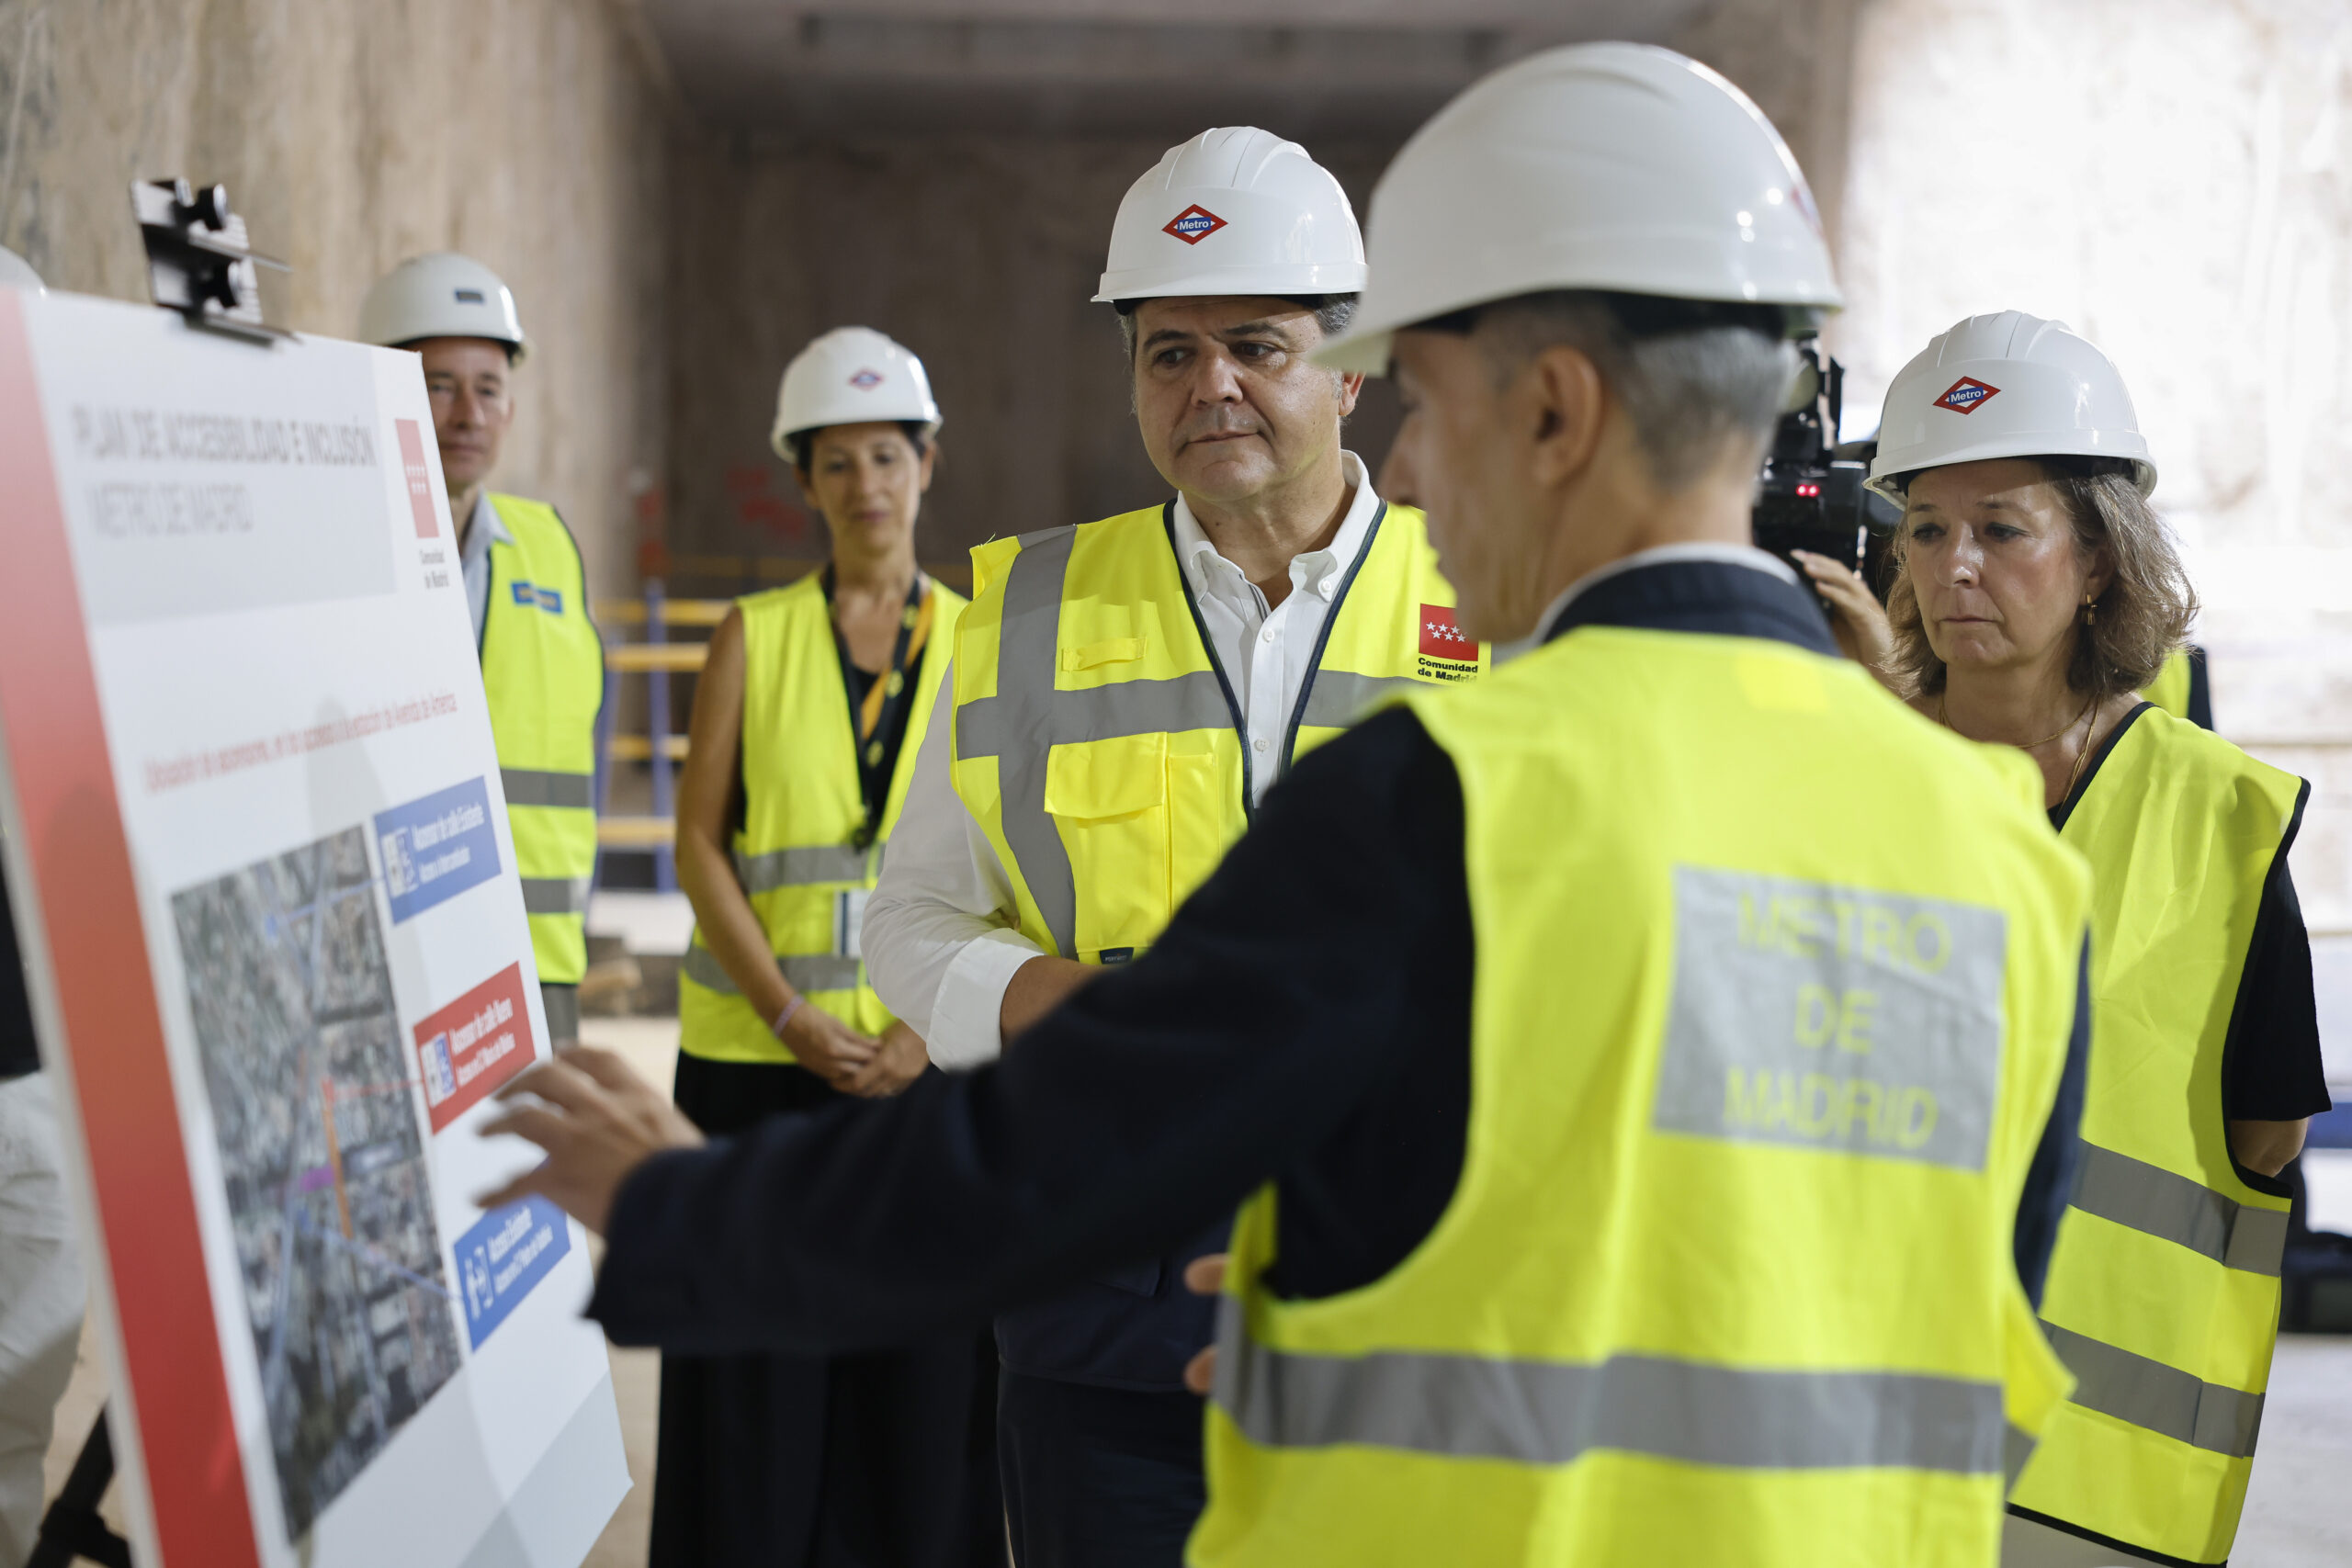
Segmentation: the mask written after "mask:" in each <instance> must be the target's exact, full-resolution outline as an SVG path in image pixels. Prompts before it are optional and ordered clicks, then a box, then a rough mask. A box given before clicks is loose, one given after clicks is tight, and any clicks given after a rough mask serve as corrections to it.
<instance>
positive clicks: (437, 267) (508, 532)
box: [359, 252, 605, 1045]
mask: <svg viewBox="0 0 2352 1568" xmlns="http://www.w3.org/2000/svg"><path fill="white" fill-rule="evenodd" d="M359 335H360V337H361V338H363V339H364V340H366V341H367V342H368V343H378V344H386V345H388V346H390V347H395V348H408V349H413V350H415V351H416V353H417V355H418V356H419V357H420V358H421V359H423V360H424V389H425V392H426V394H427V395H428V396H429V397H430V398H431V400H432V403H433V433H434V436H435V440H436V441H437V442H438V443H439V445H440V448H441V473H442V477H443V478H444V479H445V480H447V484H448V489H449V515H450V516H451V518H452V519H454V520H455V522H456V525H457V530H458V560H459V562H460V564H461V566H462V569H463V570H464V574H465V584H466V604H467V606H468V608H469V609H470V610H471V611H472V613H473V621H474V647H475V649H476V650H477V651H478V652H479V653H480V655H481V674H482V684H483V686H484V687H485V689H486V690H487V691H488V693H489V696H490V726H491V731H492V735H493V736H494V737H495V738H496V739H497V742H498V764H499V773H500V776H501V779H502V780H503V784H504V785H505V790H506V817H507V823H508V826H509V827H510V828H511V829H513V832H514V835H515V866H516V870H517V871H518V872H519V873H520V874H521V876H522V879H523V907H524V908H525V909H526V911H527V912H528V913H529V916H530V921H531V952H532V954H533V956H534V957H535V958H536V959H537V963H538V971H539V990H540V995H541V998H542V1000H543V1001H544V1002H545V1004H546V1008H547V1020H548V1034H549V1036H550V1037H551V1038H552V1039H553V1040H554V1042H555V1043H557V1044H559V1045H561V1044H567V1043H571V1041H573V1040H575V1039H577V1038H578V1037H579V1034H580V1000H579V991H580V978H581V976H582V975H584V974H586V973H587V971H588V935H587V914H588V887H589V883H590V881H591V880H592V879H593V878H594V874H595V870H596V811H595V772H596V710H597V709H598V708H599V707H600V706H602V705H603V703H604V694H605V652H604V645H603V644H602V643H601V642H600V641H598V639H597V637H596V628H595V626H594V624H593V623H592V622H591V621H590V620H589V617H588V592H587V580H586V575H585V573H584V571H583V570H582V566H581V561H580V547H579V545H578V544H577V543H576V542H574V541H573V539H572V537H571V529H569V528H567V527H565V526H564V523H563V519H562V518H561V517H560V516H558V515H557V513H556V510H555V508H554V507H552V506H549V505H548V504H547V503H546V502H539V501H526V500H525V499H523V498H522V497H521V496H515V495H501V494H497V493H495V492H493V491H491V490H490V489H489V488H488V487H489V481H490V476H491V472H492V469H494V468H497V466H498V452H499V447H500V445H501V444H502V443H503V441H504V440H505V438H506V433H507V431H508V430H509V429H510V428H511V427H512V426H513V424H514V421H515V389H514V373H515V368H516V367H518V366H520V365H521V364H522V363H523V359H524V356H525V355H526V353H527V351H528V348H529V344H528V342H527V340H526V339H525V337H524V336H523V326H522V322H521V321H520V320H518V319H517V317H516V315H515V296H514V295H513V294H512V293H511V292H509V291H508V289H507V287H506V285H505V284H504V283H503V282H502V281H501V280H500V278H499V276H498V275H497V274H496V273H494V272H492V271H491V270H490V268H488V267H486V266H484V265H481V263H480V262H478V261H475V260H474V259H473V258H472V257H470V256H461V255H458V254H454V253H449V252H443V253H440V254H434V255H424V256H416V257H413V258H412V259H410V260H408V261H404V262H402V263H401V265H399V266H396V267H394V268H393V269H392V270H391V271H390V272H389V273H387V274H385V275H384V276H383V277H382V278H380V279H379V280H378V282H377V284H376V286H375V287H374V288H371V289H369V290H368V298H367V299H366V301H365V302H364V303H363V304H362V305H361V306H360V310H359Z"/></svg>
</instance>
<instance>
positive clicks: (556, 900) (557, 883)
mask: <svg viewBox="0 0 2352 1568" xmlns="http://www.w3.org/2000/svg"><path fill="white" fill-rule="evenodd" d="M523 912H524V913H525V914H526V915H584V914H586V913H587V912H588V878H586V877H584V876H526V877H525V878H523Z"/></svg>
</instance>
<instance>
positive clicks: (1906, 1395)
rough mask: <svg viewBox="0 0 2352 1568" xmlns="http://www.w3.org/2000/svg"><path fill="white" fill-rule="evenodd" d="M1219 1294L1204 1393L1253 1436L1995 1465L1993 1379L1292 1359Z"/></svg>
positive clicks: (1422, 1447)
mask: <svg viewBox="0 0 2352 1568" xmlns="http://www.w3.org/2000/svg"><path fill="white" fill-rule="evenodd" d="M1219 1304H1220V1308H1221V1311H1222V1315H1223V1317H1224V1325H1223V1327H1222V1330H1221V1332H1220V1333H1219V1335H1218V1338H1217V1366H1216V1400H1217V1403H1218V1404H1220V1405H1222V1406H1223V1407H1224V1408H1225V1411H1226V1413H1227V1415H1228V1416H1231V1417H1232V1418H1233V1421H1234V1423H1235V1425H1237V1426H1238V1427H1240V1428H1241V1431H1242V1433H1243V1435H1244V1436H1246V1437H1248V1438H1250V1441H1252V1442H1254V1443H1257V1444H1259V1445H1261V1447H1266V1448H1322V1447H1326V1446H1329V1445H1331V1444H1335V1443H1356V1444H1363V1445H1367V1446H1370V1447H1374V1448H1389V1449H1405V1450H1411V1451H1414V1452H1418V1453H1427V1454H1440V1455H1443V1456H1446V1457H1448V1458H1453V1459H1500V1460H1510V1461H1516V1462H1518V1463H1521V1464H1568V1463H1571V1462H1573V1461H1576V1460H1577V1459H1578V1458H1580V1457H1582V1456H1583V1455H1584V1454H1586V1453H1588V1452H1590V1451H1591V1450H1597V1449H1607V1450H1617V1451H1620V1452H1624V1453H1641V1454H1654V1455H1656V1456H1657V1457H1659V1458H1661V1459H1675V1460H1685V1461H1690V1462H1691V1463H1694V1464H1715V1465H1733V1466H1738V1467H1740V1468H1743V1469H1759V1470H1819V1469H1843V1468H1850V1467H1854V1466H1863V1465H1869V1466H1891V1467H1901V1468H1905V1469H1914V1470H1934V1471H1942V1472H1950V1473H1954V1474H1962V1475H1995V1474H1998V1473H2000V1472H2001V1468H2002V1457H2003V1452H2002V1450H2003V1434H2004V1433H2005V1432H2006V1430H2007V1421H2005V1420H2004V1419H2003V1417H2002V1414H2001V1389H2000V1385H1999V1384H1998V1383H1993V1382H1967V1381H1964V1380H1962V1379H1959V1378H1939V1377H1927V1376H1921V1375H1919V1374H1917V1373H1913V1372H1863V1371H1753V1370H1749V1369H1745V1368H1737V1367H1721V1366H1710V1365H1707V1364H1705V1363H1702V1362H1698V1361H1684V1360H1677V1359H1669V1358H1667V1357H1663V1356H1612V1357H1611V1358H1610V1359H1608V1360H1606V1361H1599V1362H1561V1361H1520V1360H1507V1359H1502V1358H1499V1357H1481V1356H1458V1355H1430V1354H1401V1353H1397V1352H1384V1353H1380V1354H1375V1355H1369V1356H1362V1357H1334V1356H1306V1355H1297V1354H1295V1353H1291V1352H1287V1351H1279V1350H1271V1349H1268V1348H1265V1347H1264V1346H1261V1345H1259V1344H1257V1343H1255V1342H1254V1341H1252V1340H1250V1338H1249V1337H1247V1336H1246V1335H1244V1334H1243V1333H1241V1332H1240V1329H1239V1317H1240V1314H1239V1309H1238V1304H1237V1303H1235V1302H1234V1300H1233V1298H1231V1297H1229V1296H1228V1297H1227V1298H1226V1299H1225V1300H1224V1301H1223V1302H1222V1303H1219Z"/></svg>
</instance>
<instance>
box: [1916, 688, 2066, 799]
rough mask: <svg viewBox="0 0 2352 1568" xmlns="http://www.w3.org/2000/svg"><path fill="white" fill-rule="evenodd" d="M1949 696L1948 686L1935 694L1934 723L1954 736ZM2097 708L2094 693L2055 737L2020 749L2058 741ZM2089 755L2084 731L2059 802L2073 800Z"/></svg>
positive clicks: (1949, 689) (2031, 748) (2028, 748)
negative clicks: (1948, 715) (1948, 714)
mask: <svg viewBox="0 0 2352 1568" xmlns="http://www.w3.org/2000/svg"><path fill="white" fill-rule="evenodd" d="M1950 696H1951V688H1950V687H1949V686H1947V687H1946V688H1944V690H1942V691H1940V692H1938V693H1937V694H1936V722H1937V723H1938V724H1940V725H1942V726H1943V727H1944V728H1946V729H1951V732H1952V733H1953V734H1954V735H1958V734H1960V731H1959V730H1957V729H1953V728H1952V723H1951V720H1950V719H1948V718H1946V717H1945V716H1944V704H1945V702H1946V700H1947V699H1948V698H1949V697H1950ZM2097 706H2098V693H2096V692H2094V693H2092V694H2091V699H2090V701H2088V702H2086V703H2085V704H2084V705H2083V711H2082V712H2080V713H2078V714H2076V715H2075V716H2074V717H2073V718H2071V719H2068V720H2067V721H2066V728H2064V729H2061V730H2059V731H2058V733H2057V734H2056V735H2045V736H2043V737H2042V738H2041V739H2039V740H2037V741H2035V742H2034V743H2033V745H2032V746H2027V747H2024V748H2021V749H2022V750H2028V751H2030V750H2033V749H2034V747H2037V746H2047V745H2049V744H2050V743H2051V742H2052V740H2055V739H2059V737H2060V736H2063V735H2064V734H2066V733H2067V731H2068V730H2071V729H2073V728H2075V726H2076V725H2078V724H2080V723H2082V722H2083V720H2085V719H2086V718H2088V717H2089V716H2090V714H2091V709H2093V708H2095V707H2097ZM2090 754H2091V732H2090V731H2089V730H2087V729H2086V730H2084V731H2083V743H2082V744H2081V745H2080V746H2077V747H2076V748H2075V765H2074V767H2073V768H2072V769H2071V770H2069V771H2068V773H2067V774H2066V788H2065V791H2064V794H2062V795H2059V796H2058V798H2059V799H2060V800H2062V801H2064V800H2072V799H2074V798H2075V784H2076V783H2078V782H2079V781H2080V780H2081V778H2082V776H2083V763H2084V762H2085V761H2086V760H2087V759H2088V758H2089V756H2090Z"/></svg>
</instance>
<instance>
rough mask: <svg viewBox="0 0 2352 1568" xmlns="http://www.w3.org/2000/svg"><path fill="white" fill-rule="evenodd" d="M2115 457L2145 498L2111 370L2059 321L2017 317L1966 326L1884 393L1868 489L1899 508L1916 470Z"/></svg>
mask: <svg viewBox="0 0 2352 1568" xmlns="http://www.w3.org/2000/svg"><path fill="white" fill-rule="evenodd" d="M1988 457H2116V458H2120V459H2122V460H2124V461H2126V462H2129V463H2130V464H2131V479H2132V482H2133V483H2135V484H2137V485H2138V486H2139V487H2140V493H2141V494H2142V495H2147V494H2150V493H2152V492H2154V490H2155V488H2156V465H2155V464H2154V462H2152V461H2151V460H2150V459H2149V457H2148V443H2147V440H2146V439H2145V438H2144V437H2143V436H2142V435H2141V434H2140V420H2139V416H2138V415H2137V414H2135V413H2134V412H2132V410H2131V393H2129V392H2127V391H2125V390H2124V389H2123V378H2122V377H2121V376H2120V375H2118V374H2117V373H2116V369H2115V365H2114V362H2113V361H2112V360H2110V359H2109V358H2108V357H2107V355H2104V354H2101V353H2100V352H2099V351H2098V346H2097V345H2096V344H2093V343H2092V342H2091V341H2090V340H2089V339H2088V338H2086V337H2083V336H2080V335H2079V334H2077V333H2075V331H2074V330H2073V329H2072V328H2070V327H2068V326H2067V325H2066V323H2065V322H2064V321H2044V320H2042V319H2041V317H2040V316H2029V315H2027V314H2025V313H2024V312H2023V311H2021V310H2003V311H2002V312H2001V313H2000V314H1998V315H1995V316H1971V317H1969V318H1968V319H1967V320H1966V321H1961V322H1958V323H1956V324H1955V325H1954V326H1953V327H1952V329H1951V331H1950V332H1947V333H1944V334H1943V335H1942V336H1941V337H1939V338H1937V339H1936V340H1935V341H1934V342H1933V343H1930V344H1928V346H1927V347H1926V348H1925V349H1924V350H1922V351H1921V352H1920V353H1919V355H1917V357H1915V358H1914V359H1913V360H1912V361H1911V363H1910V364H1908V365H1906V366H1905V367H1903V369H1902V372H1901V373H1900V374H1899V375H1897V376H1896V377H1895V378H1894V384H1893V385H1892V386H1890V387H1888V388H1887V389H1886V412H1885V413H1884V414H1883V415H1882V416H1881V418H1880V420H1879V426H1878V457H1877V459H1876V460H1875V461H1873V462H1872V463H1871V477H1870V480H1869V483H1870V488H1871V489H1872V490H1874V491H1877V492H1878V493H1879V494H1881V495H1883V496H1884V497H1886V498H1887V499H1888V500H1889V501H1892V502H1894V503H1895V504H1896V505H1897V506H1900V505H1902V504H1903V490H1902V486H1901V484H1900V483H1899V482H1898V481H1900V480H1902V479H1904V477H1905V475H1908V474H1913V473H1917V471H1918V470H1919V469H1921V468H1942V467H1944V466H1946V465H1947V464H1951V463H1974V462H1980V461H1983V460H1984V459H1985V458H1988Z"/></svg>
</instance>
